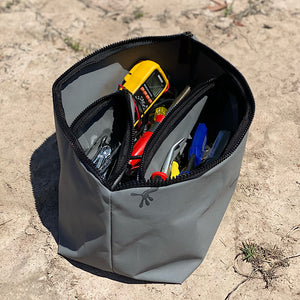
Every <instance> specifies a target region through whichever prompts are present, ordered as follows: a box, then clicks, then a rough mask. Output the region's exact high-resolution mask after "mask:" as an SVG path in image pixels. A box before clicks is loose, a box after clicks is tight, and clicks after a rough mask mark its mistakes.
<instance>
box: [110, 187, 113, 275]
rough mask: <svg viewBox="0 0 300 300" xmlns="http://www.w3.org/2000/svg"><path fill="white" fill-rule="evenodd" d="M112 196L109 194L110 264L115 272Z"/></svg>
mask: <svg viewBox="0 0 300 300" xmlns="http://www.w3.org/2000/svg"><path fill="white" fill-rule="evenodd" d="M111 194H112V193H110V192H109V213H110V218H109V222H110V264H111V270H112V272H114V264H113V239H112V200H111Z"/></svg>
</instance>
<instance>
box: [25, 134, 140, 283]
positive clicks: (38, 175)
mask: <svg viewBox="0 0 300 300" xmlns="http://www.w3.org/2000/svg"><path fill="white" fill-rule="evenodd" d="M59 172H60V160H59V154H58V148H57V141H56V134H55V133H54V134H52V135H51V136H50V137H48V138H47V139H46V140H45V142H44V143H43V144H42V145H41V146H40V147H39V148H37V149H36V150H35V151H34V152H33V154H32V156H31V159H30V180H31V185H32V190H33V195H34V198H35V206H36V210H37V212H38V214H39V217H40V219H41V222H42V224H43V225H44V226H45V227H46V228H47V229H48V230H49V231H50V232H51V234H52V235H53V237H54V239H55V241H56V243H57V244H58V183H59ZM67 260H68V261H69V262H70V263H71V264H72V265H73V266H75V267H77V268H80V269H82V270H84V271H86V272H89V273H91V274H94V275H96V276H100V277H105V278H109V279H112V280H115V281H118V282H123V283H129V284H142V283H146V282H144V281H139V280H135V279H131V278H127V277H125V276H121V275H118V274H114V273H110V272H106V271H102V270H99V269H97V268H94V267H91V266H88V265H85V264H82V263H80V262H77V261H74V260H71V259H67Z"/></svg>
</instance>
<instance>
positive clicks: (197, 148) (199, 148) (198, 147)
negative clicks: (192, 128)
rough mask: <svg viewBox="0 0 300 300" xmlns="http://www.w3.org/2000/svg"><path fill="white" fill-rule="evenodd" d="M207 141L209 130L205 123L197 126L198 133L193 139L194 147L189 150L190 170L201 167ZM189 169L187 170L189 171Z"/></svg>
mask: <svg viewBox="0 0 300 300" xmlns="http://www.w3.org/2000/svg"><path fill="white" fill-rule="evenodd" d="M206 141H207V128H206V125H205V124H204V123H200V124H199V125H198V126H197V129H196V132H195V134H194V137H193V141H192V145H191V147H190V149H189V155H188V159H189V163H188V168H190V169H189V170H191V169H192V168H193V167H197V166H199V165H200V163H201V160H202V157H203V154H204V151H205V146H206ZM188 168H187V169H188Z"/></svg>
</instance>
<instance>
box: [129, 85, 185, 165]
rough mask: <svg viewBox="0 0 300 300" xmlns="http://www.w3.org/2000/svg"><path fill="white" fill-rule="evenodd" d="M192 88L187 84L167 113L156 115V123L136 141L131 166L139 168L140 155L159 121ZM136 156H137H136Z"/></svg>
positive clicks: (130, 161)
mask: <svg viewBox="0 0 300 300" xmlns="http://www.w3.org/2000/svg"><path fill="white" fill-rule="evenodd" d="M190 90H191V87H190V86H186V87H185V88H184V90H183V91H182V92H181V93H180V94H179V95H178V96H177V97H176V99H175V100H174V101H173V102H172V104H171V106H170V107H169V109H168V110H167V111H166V113H165V115H163V114H159V115H157V116H156V119H155V123H154V125H153V126H152V127H151V128H150V129H149V130H148V131H146V132H145V133H144V134H143V135H142V136H141V137H140V138H139V139H138V141H137V142H136V143H135V145H134V147H133V150H132V154H131V157H132V158H131V159H130V160H129V164H130V165H131V168H132V169H134V168H137V167H138V166H137V165H138V163H139V162H140V161H141V158H140V156H141V155H142V154H143V152H144V149H145V147H146V144H147V143H148V141H149V139H150V137H151V136H152V134H153V132H154V131H155V130H156V128H157V127H158V125H159V123H160V122H161V121H162V120H163V119H164V118H165V116H166V115H167V114H169V113H170V111H172V110H173V109H174V107H175V106H177V105H178V103H179V102H180V101H181V100H182V99H183V98H184V97H185V96H186V95H187V94H188V93H189V91H190ZM134 156H137V157H136V158H134Z"/></svg>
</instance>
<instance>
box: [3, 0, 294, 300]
mask: <svg viewBox="0 0 300 300" xmlns="http://www.w3.org/2000/svg"><path fill="white" fill-rule="evenodd" d="M228 2H229V3H230V1H228ZM182 3H185V4H184V5H183V4H182ZM207 5H211V6H213V5H216V4H214V3H213V2H211V1H208V0H203V1H196V0H187V1H182V0H180V1H179V0H174V1H170V0H166V1H161V0H152V1H151V2H147V1H143V0H133V1H129V0H122V1H121V0H103V1H96V0H80V1H76V0H65V1H58V0H53V1H46V0H40V1H37V0H28V1H22V0H20V1H15V0H14V1H0V28H1V31H0V91H1V93H0V104H1V106H0V112H1V113H0V122H1V123H0V124H1V140H0V195H1V196H0V262H1V263H0V298H1V299H158V298H163V299H225V297H226V295H227V294H228V293H229V292H230V291H232V290H233V289H234V288H235V287H236V286H237V285H238V284H239V283H240V282H241V281H242V280H244V279H245V278H244V277H242V276H241V275H239V274H237V273H235V272H234V270H233V265H234V264H235V261H234V258H235V256H236V255H237V254H238V253H239V251H240V250H239V247H240V245H241V242H243V241H247V240H250V241H255V242H256V243H257V244H260V245H266V244H269V245H277V246H278V247H279V248H280V249H283V250H284V253H285V255H286V256H291V255H295V254H297V253H299V252H300V230H299V229H297V226H296V225H299V223H300V176H299V174H300V139H299V135H300V112H299V109H300V1H299V0H276V1H275V0H274V1H273V2H272V1H267V0H265V1H258V0H253V1H250V2H249V1H247V0H236V1H235V2H234V4H233V6H232V14H231V15H229V16H228V17H226V18H225V17H224V12H225V11H224V10H222V11H219V12H211V11H210V10H209V9H207V8H205V7H206V6H207ZM234 20H235V21H234ZM183 31H192V32H193V33H194V34H195V35H196V36H197V37H198V38H199V40H200V41H202V42H203V43H205V44H207V45H208V46H210V47H211V48H213V49H214V50H216V51H217V52H219V53H220V54H221V55H223V56H224V57H225V58H226V59H228V60H229V61H230V62H231V63H232V64H233V65H235V66H236V67H237V68H238V69H239V70H240V71H241V72H242V73H243V74H244V76H245V77H246V79H247V80H248V82H249V85H250V87H251V89H252V91H253V93H254V97H255V99H256V107H257V108H256V116H255V119H254V122H253V124H252V126H251V129H250V133H249V137H248V143H247V147H246V152H245V156H244V160H243V165H242V170H241V176H240V179H239V182H238V185H237V188H236V191H235V193H234V195H233V198H232V200H231V203H230V205H229V207H228V209H227V211H226V214H225V216H224V218H223V221H222V223H221V225H220V227H219V230H218V232H217V234H216V236H215V238H214V240H213V243H212V244H211V247H210V249H209V251H208V254H207V256H206V258H205V260H204V262H203V263H202V264H201V265H200V266H199V268H198V269H197V270H196V271H195V272H194V273H193V274H192V275H191V276H190V277H189V278H188V279H187V280H186V281H185V282H184V283H183V284H182V285H168V284H145V283H140V282H137V281H133V280H130V279H126V278H124V277H120V276H117V275H114V274H110V273H106V272H103V271H100V270H96V269H93V268H89V267H83V266H82V265H81V266H79V265H78V264H74V263H71V262H69V261H68V260H66V259H64V258H62V257H60V256H58V255H57V215H58V211H57V201H58V200H57V182H58V175H59V171H58V169H59V159H58V154H57V146H56V141H55V135H54V133H55V128H54V120H53V109H52V97H51V87H52V83H53V81H54V80H55V79H56V78H57V77H58V76H59V75H60V74H61V73H62V72H64V71H65V70H66V69H67V68H68V67H70V66H71V65H72V64H74V63H75V62H76V61H77V60H78V59H80V58H82V57H83V56H85V54H86V53H87V52H89V51H92V50H93V49H96V48H100V47H102V46H104V45H107V44H109V43H112V42H115V41H118V40H123V39H127V38H129V37H136V36H142V35H160V34H172V33H178V32H183ZM66 38H69V41H71V43H72V45H73V48H76V47H77V48H79V51H77V52H76V51H75V50H74V49H72V48H71V47H68V46H67V45H66V42H65V41H64V40H65V39H66ZM70 38H72V40H70ZM77 42H79V45H78V44H76V43H77ZM46 139H47V140H46ZM45 140H46V142H45V143H43V142H44V141H45ZM30 163H31V164H30ZM295 226H296V227H295ZM292 228H294V230H292V231H290V230H291V229H292ZM288 233H289V234H288ZM289 263H290V266H289V267H285V268H283V267H282V268H278V269H277V271H276V273H277V275H279V277H278V278H275V279H274V280H273V281H272V285H271V286H270V287H269V288H268V289H265V288H264V287H265V282H264V281H263V280H262V279H251V280H248V281H246V282H245V283H244V284H242V285H241V286H239V288H238V289H237V290H236V291H235V292H234V293H232V295H231V297H230V299H300V283H299V278H300V257H295V258H292V259H290V260H289ZM249 266H250V265H249V264H247V263H245V262H244V263H242V266H240V268H241V269H243V271H244V272H245V273H246V274H249V272H250V270H249ZM247 272H248V273H247Z"/></svg>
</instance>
